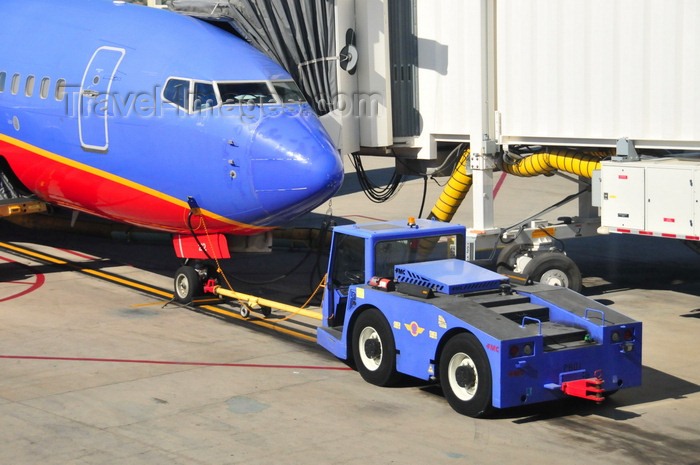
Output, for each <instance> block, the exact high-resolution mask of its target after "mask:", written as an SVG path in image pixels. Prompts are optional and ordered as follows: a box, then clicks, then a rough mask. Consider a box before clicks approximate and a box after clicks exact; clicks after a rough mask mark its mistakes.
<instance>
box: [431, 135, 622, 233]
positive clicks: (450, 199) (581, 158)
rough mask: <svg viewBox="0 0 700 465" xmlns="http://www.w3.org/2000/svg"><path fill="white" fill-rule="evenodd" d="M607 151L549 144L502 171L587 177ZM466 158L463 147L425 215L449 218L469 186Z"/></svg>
mask: <svg viewBox="0 0 700 465" xmlns="http://www.w3.org/2000/svg"><path fill="white" fill-rule="evenodd" d="M608 155H610V153H608V152H605V151H591V152H579V151H575V150H571V149H566V148H556V149H555V148H551V149H548V150H547V151H546V152H538V153H533V154H532V155H529V156H527V157H525V158H522V159H521V160H518V161H517V162H515V163H513V164H507V163H504V164H503V171H505V172H506V173H509V174H512V175H515V176H522V177H531V176H538V175H540V174H544V175H550V176H551V175H552V174H554V172H555V171H557V170H559V171H565V172H567V173H571V174H575V175H577V176H583V177H586V178H590V177H592V176H593V171H594V170H597V169H600V159H601V158H604V157H606V156H608ZM468 159H469V150H468V149H467V150H465V151H464V153H463V154H462V158H460V159H459V163H458V164H457V167H456V168H455V170H454V171H453V172H452V176H451V177H450V180H449V181H448V182H447V185H446V186H445V189H443V191H442V194H440V198H438V200H437V202H435V206H434V207H433V209H432V210H431V211H430V216H429V218H433V219H436V220H439V221H444V222H449V221H450V220H452V218H453V217H454V215H455V213H456V212H457V209H458V208H459V206H460V205H461V204H462V201H463V200H464V197H465V196H466V195H467V192H469V189H470V188H471V187H472V177H471V176H469V175H468V174H467V160H468Z"/></svg>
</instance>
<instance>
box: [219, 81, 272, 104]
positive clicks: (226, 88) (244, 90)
mask: <svg viewBox="0 0 700 465" xmlns="http://www.w3.org/2000/svg"><path fill="white" fill-rule="evenodd" d="M217 85H218V87H219V95H221V100H222V101H223V102H224V105H264V104H269V103H277V101H276V100H275V97H274V96H273V95H272V92H270V89H269V88H268V87H267V83H266V82H220V83H218V84H217Z"/></svg>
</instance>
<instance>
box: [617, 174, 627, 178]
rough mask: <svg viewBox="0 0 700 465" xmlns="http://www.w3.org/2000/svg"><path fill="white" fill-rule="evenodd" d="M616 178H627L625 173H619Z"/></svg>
mask: <svg viewBox="0 0 700 465" xmlns="http://www.w3.org/2000/svg"><path fill="white" fill-rule="evenodd" d="M617 179H627V175H626V174H621V175H619V176H618V177H617Z"/></svg>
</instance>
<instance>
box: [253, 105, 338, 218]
mask: <svg viewBox="0 0 700 465" xmlns="http://www.w3.org/2000/svg"><path fill="white" fill-rule="evenodd" d="M249 154H250V160H251V172H252V178H253V188H254V191H255V195H256V196H257V198H258V201H259V202H260V205H261V207H262V208H263V209H264V210H265V211H266V212H267V213H268V214H269V215H270V216H271V217H274V222H275V223H276V224H277V225H279V224H282V223H284V222H285V221H289V220H291V219H293V218H296V217H298V216H300V215H303V214H305V213H307V212H309V211H311V210H313V209H314V208H316V207H317V206H318V205H320V204H322V203H323V202H325V201H326V200H327V199H329V198H330V197H331V196H333V194H335V193H336V192H337V191H338V189H339V188H340V185H341V184H342V182H343V163H342V160H341V158H340V155H339V154H338V151H337V150H336V148H335V147H334V145H333V142H331V140H330V137H329V136H328V134H327V133H326V131H325V130H324V129H323V126H322V125H321V123H320V121H319V120H318V118H316V116H315V115H312V114H310V115H304V114H302V113H299V114H296V115H278V116H274V117H267V118H263V120H262V121H260V123H259V124H258V127H257V128H256V130H255V133H254V135H253V140H252V143H251V146H250V150H249ZM271 221H272V218H271Z"/></svg>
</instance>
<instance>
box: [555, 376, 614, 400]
mask: <svg viewBox="0 0 700 465" xmlns="http://www.w3.org/2000/svg"><path fill="white" fill-rule="evenodd" d="M602 386H603V380H602V379H598V378H587V379H577V380H574V381H565V382H563V383H561V390H562V392H563V393H564V394H568V395H570V396H574V397H581V398H583V399H588V400H594V401H597V402H600V401H602V400H603V392H605V391H604V390H603V389H602Z"/></svg>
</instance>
